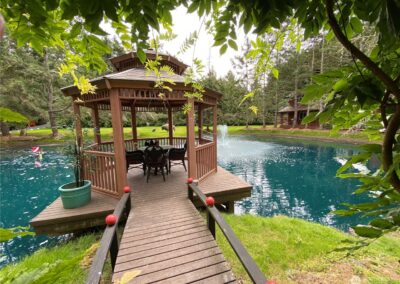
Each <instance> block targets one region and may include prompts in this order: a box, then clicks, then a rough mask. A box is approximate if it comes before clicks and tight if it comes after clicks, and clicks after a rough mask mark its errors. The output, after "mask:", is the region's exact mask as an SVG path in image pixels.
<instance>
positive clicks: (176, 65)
mask: <svg viewBox="0 0 400 284" xmlns="http://www.w3.org/2000/svg"><path fill="white" fill-rule="evenodd" d="M145 53H146V57H147V58H148V59H155V57H156V52H155V50H153V49H148V50H146V51H145ZM158 55H159V56H160V57H161V64H163V65H168V66H170V67H171V68H172V69H173V70H174V71H175V73H176V74H178V75H182V74H183V72H185V70H186V68H187V67H188V65H186V64H185V63H183V62H182V61H180V60H178V59H177V58H176V57H174V56H172V55H169V54H165V53H161V52H159V53H158ZM110 61H111V63H112V65H113V66H114V69H115V71H116V72H120V71H124V70H127V69H131V68H144V64H143V63H142V62H141V61H140V60H139V57H138V56H137V53H136V52H134V51H132V52H129V53H125V54H122V55H119V56H116V57H113V58H111V59H110Z"/></svg>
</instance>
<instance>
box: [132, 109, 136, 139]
mask: <svg viewBox="0 0 400 284" xmlns="http://www.w3.org/2000/svg"><path fill="white" fill-rule="evenodd" d="M131 127H132V138H133V141H134V142H137V127H136V109H135V106H134V105H131Z"/></svg>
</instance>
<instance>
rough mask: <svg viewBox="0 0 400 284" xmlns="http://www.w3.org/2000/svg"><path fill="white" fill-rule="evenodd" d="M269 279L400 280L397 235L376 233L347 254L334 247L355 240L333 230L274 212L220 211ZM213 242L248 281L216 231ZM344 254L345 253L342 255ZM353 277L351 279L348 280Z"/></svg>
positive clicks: (374, 281)
mask: <svg viewBox="0 0 400 284" xmlns="http://www.w3.org/2000/svg"><path fill="white" fill-rule="evenodd" d="M224 217H225V219H226V220H227V222H228V223H229V224H230V226H231V227H232V228H233V230H234V231H235V233H236V235H237V236H238V237H239V239H240V240H241V241H242V243H243V245H244V246H245V247H246V248H247V250H248V251H249V253H250V254H251V256H252V257H253V258H254V260H255V261H256V263H257V264H258V265H259V267H260V268H261V270H262V271H263V272H264V273H265V275H266V276H267V277H268V278H269V279H273V280H276V281H277V282H278V283H352V282H351V279H356V280H357V279H358V278H359V279H360V280H361V282H354V283H400V263H399V258H400V238H399V234H397V235H396V238H395V237H390V238H389V237H382V238H380V239H378V240H377V241H375V242H373V243H372V244H371V245H370V246H368V247H364V248H362V249H359V250H356V251H354V252H351V251H349V250H344V251H335V250H336V249H338V248H344V247H349V246H351V243H350V242H351V241H355V240H357V239H356V238H355V237H351V236H350V235H348V234H345V233H343V232H341V231H338V230H336V229H333V228H330V227H326V226H322V225H319V224H316V223H311V222H307V221H303V220H301V219H295V218H289V217H285V216H277V217H272V218H263V217H256V216H252V215H242V216H237V215H224ZM217 242H218V244H219V245H220V247H221V248H222V251H223V253H224V255H225V257H226V258H227V259H228V260H229V262H230V263H231V264H232V266H233V270H234V273H235V275H236V276H237V277H238V278H240V279H241V280H242V281H243V282H244V283H251V281H250V279H249V278H248V276H247V274H246V272H245V270H244V268H243V267H242V265H241V263H240V261H239V260H238V259H237V257H236V255H235V253H234V252H233V250H232V249H231V248H230V246H229V244H228V242H227V241H226V239H225V237H224V236H223V235H222V232H221V231H218V232H217ZM347 254H349V255H347ZM354 281H355V280H354Z"/></svg>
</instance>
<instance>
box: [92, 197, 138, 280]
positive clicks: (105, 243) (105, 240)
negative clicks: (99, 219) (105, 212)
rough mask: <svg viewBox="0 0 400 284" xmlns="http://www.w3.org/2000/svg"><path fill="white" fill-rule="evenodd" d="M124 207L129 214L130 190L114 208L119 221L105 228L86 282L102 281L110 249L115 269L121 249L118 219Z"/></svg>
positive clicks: (112, 264)
mask: <svg viewBox="0 0 400 284" xmlns="http://www.w3.org/2000/svg"><path fill="white" fill-rule="evenodd" d="M124 209H125V210H126V212H127V213H128V214H129V211H130V210H131V194H130V193H129V192H128V193H124V195H123V196H122V198H121V199H120V201H119V202H118V204H117V206H116V207H115V209H114V213H113V214H114V215H116V216H117V222H116V223H115V224H114V225H112V226H107V227H106V229H105V230H104V233H103V237H102V238H101V241H100V246H99V248H98V249H97V252H96V256H95V257H94V259H93V262H92V266H91V267H90V271H89V276H88V278H87V279H86V284H98V283H100V280H101V275H102V272H103V268H104V264H105V262H106V259H107V254H108V251H110V258H111V266H112V270H113V271H114V267H115V263H116V261H117V255H118V249H119V241H118V236H117V228H118V220H119V219H120V216H121V215H122V213H123V211H124Z"/></svg>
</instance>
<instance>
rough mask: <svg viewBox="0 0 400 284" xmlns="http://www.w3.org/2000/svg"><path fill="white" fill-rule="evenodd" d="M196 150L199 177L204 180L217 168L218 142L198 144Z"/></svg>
mask: <svg viewBox="0 0 400 284" xmlns="http://www.w3.org/2000/svg"><path fill="white" fill-rule="evenodd" d="M195 151H196V168H197V179H199V180H202V179H204V178H205V177H207V176H208V175H209V174H212V173H214V172H216V170H217V164H216V160H217V157H216V155H217V151H216V144H215V143H214V142H209V143H206V144H202V145H198V146H196V148H195Z"/></svg>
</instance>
